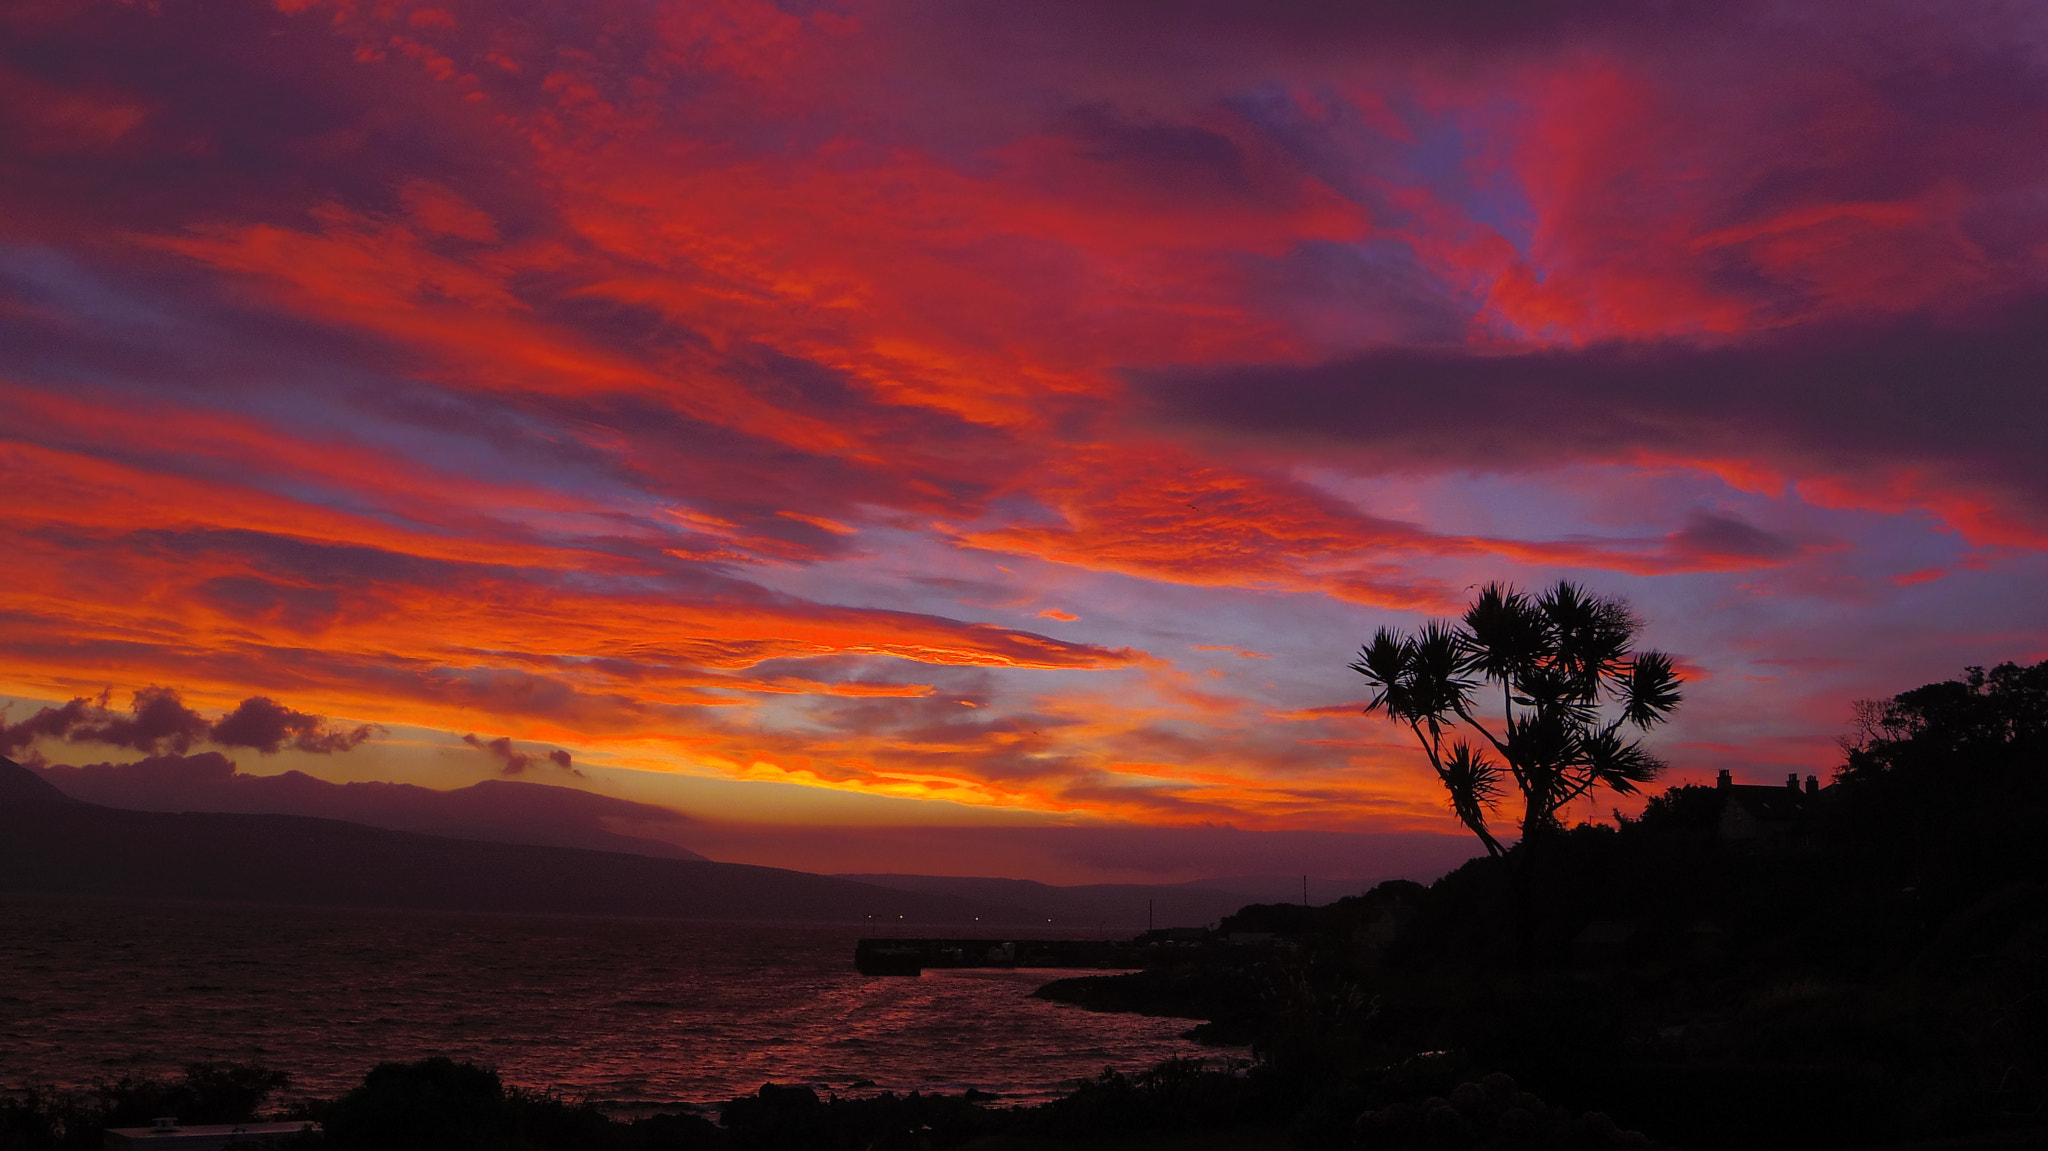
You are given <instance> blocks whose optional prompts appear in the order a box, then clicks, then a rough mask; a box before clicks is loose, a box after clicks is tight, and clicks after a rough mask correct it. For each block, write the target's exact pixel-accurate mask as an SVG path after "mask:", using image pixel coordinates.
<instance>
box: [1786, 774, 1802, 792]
mask: <svg viewBox="0 0 2048 1151" xmlns="http://www.w3.org/2000/svg"><path fill="white" fill-rule="evenodd" d="M1785 786H1786V787H1789V788H1791V789H1792V790H1793V791H1798V790H1799V773H1798V772H1796V771H1795V772H1793V773H1792V774H1791V775H1788V776H1786V777H1785Z"/></svg>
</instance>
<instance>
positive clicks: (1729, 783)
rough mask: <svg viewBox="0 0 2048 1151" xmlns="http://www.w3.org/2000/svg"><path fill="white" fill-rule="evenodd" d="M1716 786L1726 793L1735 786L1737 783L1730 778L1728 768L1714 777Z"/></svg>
mask: <svg viewBox="0 0 2048 1151" xmlns="http://www.w3.org/2000/svg"><path fill="white" fill-rule="evenodd" d="M1714 786H1715V787H1716V788H1718V789H1720V790H1722V791H1726V790H1728V789H1729V788H1731V787H1734V786H1735V781H1734V780H1733V779H1731V778H1729V775H1728V769H1727V768H1725V767H1724V768H1722V769H1721V774H1719V775H1717V776H1715V777H1714Z"/></svg>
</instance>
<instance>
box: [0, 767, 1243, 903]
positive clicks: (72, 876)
mask: <svg viewBox="0 0 2048 1151" xmlns="http://www.w3.org/2000/svg"><path fill="white" fill-rule="evenodd" d="M215 761H218V762H215ZM95 801H102V802H95ZM207 808H212V810H205V809H207ZM252 808H253V809H256V810H253V811H252V810H249V809H252ZM278 808H283V809H285V810H283V811H279V810H277V809H278ZM138 809H140V810H138ZM238 809H239V810H238ZM266 809H268V810H266ZM335 816H348V817H352V818H335ZM373 824H375V825H381V826H372V825H373ZM688 824H689V817H687V816H684V815H682V814H680V813H678V812H674V811H670V810H668V809H666V808H660V807H653V806H651V805H647V804H638V803H631V802H628V801H625V800H619V799H612V798H609V797H606V796H600V795H592V794H590V793H589V792H584V791H578V790H576V789H574V788H566V787H552V786H548V785H545V784H535V783H519V782H512V781H498V780H493V781H488V782H485V783H480V784H476V785H474V786H472V787H466V788H461V789H458V790H453V791H435V790H433V789H431V788H424V787H415V786H412V785H410V784H393V783H351V784H334V783H328V782H326V781H324V780H318V779H314V778H313V777H311V776H308V775H304V774H302V773H299V772H287V773H285V774H284V775H279V776H244V775H240V774H238V773H236V772H235V770H234V766H233V764H232V763H230V762H229V761H227V760H226V759H225V758H223V757H220V756H218V755H210V754H209V755H198V756H183V757H168V756H167V757H163V759H162V760H160V761H154V762H153V761H149V760H145V761H142V762H141V763H139V764H126V765H104V764H101V765H92V766H88V767H45V768H40V769H34V770H32V769H29V768H25V767H23V766H21V765H19V764H17V763H15V762H13V761H12V760H9V759H5V758H0V891H27V892H46V893H71V894H82V895H104V896H128V897H144V898H175V899H198V900H227V901H242V902H254V903H289V904H310V905H316V906H321V905H324V906H360V907H396V908H418V909H434V910H447V911H489V912H503V913H515V914H551V915H555V914H581V915H623V916H648V917H658V918H681V919H728V920H751V921H785V922H807V923H844V924H850V925H851V924H859V925H862V926H871V927H873V928H874V930H875V931H876V932H877V933H878V934H881V933H895V932H900V931H904V930H906V929H908V928H911V927H915V928H917V930H920V931H932V930H943V931H945V932H946V933H948V934H952V933H960V932H972V931H992V930H1005V929H1010V928H1018V927H1032V928H1036V929H1038V930H1040V931H1048V930H1049V931H1053V932H1061V931H1064V930H1072V931H1075V932H1077V933H1081V934H1092V933H1094V932H1096V931H1115V932H1124V931H1134V930H1138V929H1142V928H1143V927H1144V926H1146V925H1147V923H1148V921H1149V922H1151V923H1153V924H1156V925H1158V926H1161V927H1168V926H1189V925H1196V924H1204V923H1210V922H1213V921H1215V920H1217V919H1220V918H1222V917H1223V916H1225V915H1228V914H1230V913H1231V912H1233V911H1235V910H1237V909H1238V907H1240V906H1241V905H1243V904H1244V903H1245V902H1247V899H1246V893H1245V892H1244V891H1242V890H1236V891H1223V890H1212V889H1208V888H1204V887H1200V886H1192V885H1178V886H1147V885H1139V884H1092V885H1086V886H1078V887H1054V886H1051V885H1048V884H1043V883H1036V882H1033V881H1030V880H1021V879H984V878H971V877H952V876H929V875H880V874H877V875H840V876H823V875H813V874H810V873H808V872H801V871H787V870H783V869H780V868H772V867H756V866H752V865H747V864H737V863H716V862H712V861H710V860H706V859H704V858H703V857H702V856H699V855H696V854H695V853H692V852H689V851H687V850H686V849H683V848H681V847H678V846H677V845H675V844H673V843H669V842H666V841H663V840H660V839H654V838H651V837H648V836H635V835H629V834H623V833H621V832H620V831H616V830H613V828H615V827H626V828H653V829H656V830H658V831H661V832H666V833H670V834H674V833H678V832H681V831H684V830H686V829H687V827H688ZM429 832H431V834H429ZM1226 882H1230V883H1232V885H1233V886H1238V885H1244V884H1257V885H1262V886H1270V885H1271V884H1272V883H1273V882H1274V881H1273V880H1270V879H1255V880H1237V881H1226ZM883 925H887V926H883Z"/></svg>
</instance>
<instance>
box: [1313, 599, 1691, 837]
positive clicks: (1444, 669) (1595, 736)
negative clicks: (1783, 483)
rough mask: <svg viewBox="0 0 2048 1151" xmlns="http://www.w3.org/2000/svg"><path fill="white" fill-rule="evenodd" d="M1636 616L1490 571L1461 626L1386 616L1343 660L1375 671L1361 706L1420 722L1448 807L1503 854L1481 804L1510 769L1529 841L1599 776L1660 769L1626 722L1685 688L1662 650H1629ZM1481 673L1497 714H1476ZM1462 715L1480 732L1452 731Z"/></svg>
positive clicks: (1620, 778)
mask: <svg viewBox="0 0 2048 1151" xmlns="http://www.w3.org/2000/svg"><path fill="white" fill-rule="evenodd" d="M1641 630H1642V621H1641V620H1640V619H1638V618H1637V617H1636V615H1635V613H1634V612H1632V611H1630V610H1629V607H1628V605H1627V604H1626V603H1625V602H1623V601H1622V600H1620V599H1617V598H1613V597H1605V596H1595V595H1592V594H1590V593H1588V592H1587V591H1586V590H1585V589H1584V588H1581V587H1579V586H1578V585H1576V584H1573V583H1569V582H1563V581H1560V582H1559V583H1558V584H1557V586H1555V587H1552V588H1550V589H1548V590H1546V591H1544V592H1542V593H1541V594H1539V595H1536V596H1533V597H1532V596H1530V595H1528V594H1526V593H1523V592H1520V591H1517V590H1516V589H1514V588H1513V587H1511V586H1508V585H1505V584H1500V583H1490V584H1487V585H1486V587H1485V588H1483V589H1481V591H1480V593H1479V596H1478V598H1476V599H1474V600H1473V601H1472V604H1471V606H1470V607H1469V608H1467V609H1466V611H1465V615H1464V619H1463V621H1462V626H1458V625H1455V624H1452V623H1450V622H1447V621H1443V620H1431V621H1430V622H1428V623H1425V624H1423V625H1422V627H1421V628H1420V629H1419V630H1418V631H1417V632H1416V633H1415V634H1414V635H1412V636H1411V635H1405V634H1402V633H1401V632H1398V631H1395V630H1393V629H1391V628H1381V629H1379V631H1378V632H1377V633H1376V634H1374V636H1373V637H1372V642H1370V643H1368V644H1366V645H1365V647H1364V648H1362V649H1360V651H1359V653H1358V659H1357V660H1356V661H1354V662H1353V663H1351V664H1350V665H1349V666H1350V668H1351V670H1353V671H1355V672H1358V673H1359V674H1360V675H1363V676H1364V677H1365V678H1366V679H1367V681H1368V682H1370V683H1371V684H1372V685H1373V690H1374V695H1373V699H1372V702H1371V703H1370V704H1368V705H1367V706H1366V709H1365V710H1366V714H1368V715H1370V714H1372V713H1374V712H1384V713H1385V714H1386V716H1387V717H1388V718H1389V719H1391V720H1394V721H1395V722H1398V723H1402V724H1405V725H1406V726H1407V727H1408V729H1409V730H1410V731H1412V732H1414V734H1415V738H1416V740H1417V741H1418V742H1419V743H1421V745H1422V750H1423V753H1424V754H1425V755H1427V756H1428V757H1429V764H1430V767H1431V768H1433V769H1434V770H1435V771H1436V775H1437V779H1438V780H1440V781H1441V782H1442V783H1443V785H1444V790H1445V791H1446V792H1448V793H1449V796H1450V801H1451V810H1452V812H1453V813H1455V814H1456V815H1457V817H1458V819H1459V821H1460V822H1462V823H1463V824H1464V825H1465V826H1466V827H1468V828H1470V829H1471V831H1472V833H1473V834H1474V835H1476V836H1478V837H1479V840H1480V842H1481V843H1483V844H1485V845H1486V850H1487V853H1488V854H1489V855H1492V856H1495V857H1499V856H1502V855H1505V854H1507V849H1506V848H1504V847H1503V846H1502V845H1501V842H1500V840H1499V838H1498V837H1496V836H1495V835H1494V834H1493V831H1492V829H1490V828H1489V827H1488V826H1487V814H1488V813H1489V812H1492V811H1496V810H1497V809H1498V807H1499V804H1500V802H1501V799H1502V798H1503V793H1504V792H1505V790H1506V783H1507V781H1509V780H1512V781H1513V783H1514V785H1515V787H1516V789H1517V790H1518V791H1520V792H1521V795H1522V814H1521V820H1520V824H1521V838H1522V841H1523V842H1524V843H1527V842H1529V841H1530V839H1531V837H1534V836H1540V835H1542V834H1543V833H1544V832H1547V831H1550V830H1552V829H1555V828H1556V827H1557V826H1558V812H1560V811H1561V810H1563V809H1564V806H1565V805H1566V804H1568V803H1570V802H1571V801H1572V800H1574V799H1577V798H1578V797H1580V796H1582V795H1585V794H1587V793H1588V792H1590V791H1592V790H1593V789H1594V788H1596V787H1600V786H1606V787H1608V788H1611V789H1613V790H1614V791H1617V792H1621V793H1623V794H1627V793H1631V792H1634V791H1635V790H1636V789H1637V787H1638V785H1640V784H1645V783H1648V782H1650V781H1651V780H1652V779H1655V778H1656V776H1657V773H1658V772H1660V771H1662V770H1663V768H1664V764H1663V761H1661V760H1659V759H1658V758H1657V757H1656V756H1655V755H1652V754H1651V753H1650V752H1649V750H1648V749H1646V748H1644V747H1643V745H1642V742H1641V741H1640V740H1639V739H1635V738H1631V737H1630V736H1629V734H1628V730H1627V729H1630V728H1634V729H1636V730H1640V731H1648V730H1649V729H1650V728H1652V727H1655V726H1656V725H1658V724H1660V723H1663V722H1665V721H1666V720H1668V719H1669V718H1670V716H1671V713H1672V712H1673V711H1675V710H1677V708H1678V705H1679V702H1680V699H1681V696H1680V693H1679V690H1678V674H1677V671H1676V669H1675V668H1674V667H1673V665H1672V661H1671V657H1670V656H1668V655H1665V654H1664V653H1663V652H1658V651H1641V652H1638V651H1635V650H1634V644H1635V638H1636V635H1637V633H1638V632H1639V631H1641ZM1485 683H1493V684H1498V685H1499V687H1500V718H1499V720H1498V721H1497V724H1496V725H1495V726H1489V725H1488V724H1487V723H1486V722H1484V721H1482V720H1481V718H1480V716H1479V714H1478V711H1479V703H1478V697H1479V693H1480V690H1481V688H1482V686H1483V684H1485ZM1603 697H1604V699H1603ZM1603 703H1612V704H1615V705H1617V706H1618V711H1616V712H1612V713H1610V712H1608V711H1606V710H1605V709H1603V706H1602V705H1603ZM1462 729H1470V730H1471V731H1473V732H1476V733H1477V734H1478V735H1479V736H1480V737H1481V738H1482V739H1483V740H1484V745H1483V746H1478V747H1475V746H1474V745H1473V743H1472V742H1470V741H1469V740H1466V739H1462V738H1455V735H1456V733H1457V732H1459V731H1460V730H1462ZM1489 749H1490V751H1491V754H1489ZM1494 756H1498V757H1499V758H1498V760H1497V761H1496V759H1495V758H1494Z"/></svg>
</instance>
